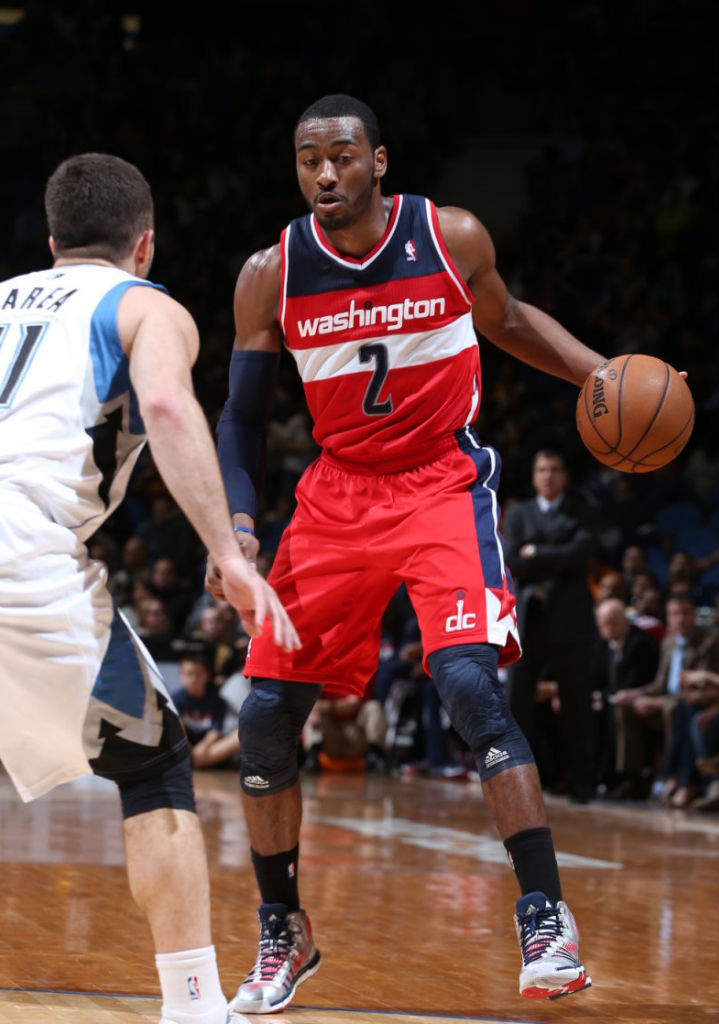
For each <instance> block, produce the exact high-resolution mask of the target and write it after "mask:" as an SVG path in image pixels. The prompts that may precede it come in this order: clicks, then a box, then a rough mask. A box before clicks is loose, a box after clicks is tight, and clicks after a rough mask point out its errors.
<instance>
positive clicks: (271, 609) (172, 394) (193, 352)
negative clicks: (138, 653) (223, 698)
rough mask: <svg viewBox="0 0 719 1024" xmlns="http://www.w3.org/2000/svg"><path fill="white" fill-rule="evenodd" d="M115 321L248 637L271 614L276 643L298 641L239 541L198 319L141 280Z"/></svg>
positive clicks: (178, 482)
mask: <svg viewBox="0 0 719 1024" xmlns="http://www.w3.org/2000/svg"><path fill="white" fill-rule="evenodd" d="M117 327H118V332H119V335H120V341H121V344H122V346H123V349H124V351H125V352H126V354H127V356H128V358H129V364H130V380H131V382H132V385H133V388H134V389H135V393H136V394H137V398H138V402H139V406H140V413H141V415H142V418H143V421H144V424H145V428H146V431H147V437H148V441H149V444H150V449H151V451H152V455H153V458H154V461H155V464H156V465H157V468H158V471H159V473H160V475H161V476H162V479H163V480H164V482H165V484H166V485H167V487H168V489H169V491H170V493H171V494H172V495H173V497H174V498H175V499H176V501H177V502H178V504H179V506H180V507H181V508H182V511H183V512H184V513H185V515H186V516H187V518H188V519H189V520H190V522H191V523H192V525H193V527H194V528H195V530H196V531H197V534H198V536H199V537H200V539H201V540H202V541H203V543H204V544H205V545H206V547H207V549H208V551H209V552H210V554H211V556H212V558H213V561H214V563H215V565H216V566H217V567H218V569H219V571H220V572H221V574H222V579H223V586H224V594H225V596H226V598H227V600H228V601H230V602H231V603H232V604H233V606H234V607H235V608H236V609H237V610H238V612H239V613H240V616H241V619H242V623H243V626H244V628H245V630H246V631H247V632H248V633H249V635H250V636H257V635H258V634H259V633H260V631H261V628H262V623H263V621H264V618H265V616H267V617H268V618H269V619H270V620H271V622H272V624H273V631H274V639H275V642H276V643H278V644H280V645H281V646H283V647H285V648H286V649H287V650H292V649H293V648H296V647H299V646H300V643H299V639H298V637H297V634H296V632H295V629H294V626H293V625H292V623H291V622H290V619H289V617H288V615H287V613H286V612H285V610H284V608H283V607H282V605H281V603H280V601H279V599H278V597H277V595H276V594H275V592H274V591H273V590H272V588H271V587H270V586H268V584H267V583H266V581H265V580H264V579H263V578H262V576H260V574H259V573H258V572H257V570H256V569H255V567H254V566H253V565H251V564H250V563H249V562H248V560H247V559H246V558H245V557H244V556H243V555H242V554H241V552H240V551H239V550H238V547H237V544H236V542H235V538H234V534H233V531H232V528H231V524H230V517H229V509H228V505H227V500H226V497H225V489H224V485H223V481H222V476H221V473H220V467H219V465H218V460H217V455H216V452H215V446H214V443H213V440H212V435H211V433H210V429H209V425H208V423H207V419H206V418H205V414H204V412H203V410H202V407H201V406H200V404H199V402H198V401H197V398H196V396H195V393H194V388H193V383H192V366H193V365H194V362H195V360H196V358H197V353H198V350H199V337H198V332H197V327H196V325H195V322H194V320H193V319H192V317H191V316H190V314H189V313H188V311H187V310H186V309H185V308H184V307H183V306H181V305H180V304H179V303H178V302H175V301H174V299H171V298H170V297H169V296H168V295H166V294H165V293H164V292H161V291H158V290H157V289H154V288H150V287H146V286H141V287H137V288H129V289H128V290H127V291H126V292H125V294H124V295H123V297H122V299H121V300H120V304H119V307H118V313H117Z"/></svg>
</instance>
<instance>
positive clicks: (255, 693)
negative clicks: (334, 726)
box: [237, 679, 322, 796]
mask: <svg viewBox="0 0 719 1024" xmlns="http://www.w3.org/2000/svg"><path fill="white" fill-rule="evenodd" d="M321 689H322V687H321V686H319V685H316V684H313V683H287V682H281V681H280V680H274V679H258V680H253V683H252V689H251V690H250V692H249V694H248V696H247V697H246V698H245V700H244V701H243V704H242V707H241V708H240V714H239V720H238V723H237V733H238V736H239V739H240V785H241V786H242V789H243V791H244V792H245V793H247V794H248V795H249V796H268V795H271V794H273V793H279V792H281V791H282V790H284V789H289V788H290V786H293V785H294V784H295V782H297V779H298V778H299V763H298V758H297V754H298V750H299V744H300V737H301V735H302V730H303V728H304V725H305V722H306V720H307V716H308V715H309V713H310V711H311V710H312V707H313V705H314V703H315V701H316V700H317V697H318V696H319V693H320V690H321Z"/></svg>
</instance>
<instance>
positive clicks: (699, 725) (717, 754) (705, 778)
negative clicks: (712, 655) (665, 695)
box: [690, 671, 719, 812]
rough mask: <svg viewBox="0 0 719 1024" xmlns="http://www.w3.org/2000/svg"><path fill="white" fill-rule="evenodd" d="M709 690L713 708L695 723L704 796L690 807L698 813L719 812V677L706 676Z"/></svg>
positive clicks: (696, 748)
mask: <svg viewBox="0 0 719 1024" xmlns="http://www.w3.org/2000/svg"><path fill="white" fill-rule="evenodd" d="M703 679H704V685H705V687H707V688H709V687H711V688H712V690H713V697H712V700H711V703H710V704H709V706H708V707H707V708H706V709H705V710H703V711H701V712H700V713H699V714H698V715H697V716H696V718H695V719H694V720H693V722H692V735H693V739H694V749H695V752H696V755H697V757H696V769H697V772H698V775H699V779H700V785H701V789H702V793H701V795H700V796H698V797H697V799H696V800H694V801H693V802H692V803H691V804H690V807H691V809H692V810H694V811H708V812H710V811H719V673H716V672H708V671H705V672H704V673H703Z"/></svg>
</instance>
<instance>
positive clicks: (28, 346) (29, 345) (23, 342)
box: [0, 324, 47, 409]
mask: <svg viewBox="0 0 719 1024" xmlns="http://www.w3.org/2000/svg"><path fill="white" fill-rule="evenodd" d="M46 328H47V324H22V325H21V327H20V330H21V331H22V334H21V337H20V342H19V344H18V345H16V348H15V352H14V353H13V355H12V356H11V358H10V364H9V366H8V367H7V369H6V370H5V374H4V376H3V377H2V379H1V380H0V409H7V408H8V406H9V405H10V404H11V403H12V400H13V398H14V397H15V392H16V391H17V389H18V388H19V387H20V384H21V382H22V379H23V377H24V376H25V374H26V373H27V370H28V367H29V366H30V363H31V362H32V358H33V356H34V355H35V353H36V352H37V347H38V345H39V344H40V339H41V338H42V336H43V334H44V333H45V330H46ZM9 330H10V328H9V324H0V348H1V347H2V343H3V342H4V341H5V335H6V334H9ZM8 341H9V339H8ZM4 362H5V360H3V363H4Z"/></svg>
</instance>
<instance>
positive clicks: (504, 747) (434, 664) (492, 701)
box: [427, 644, 534, 781]
mask: <svg viewBox="0 0 719 1024" xmlns="http://www.w3.org/2000/svg"><path fill="white" fill-rule="evenodd" d="M497 660H498V652H497V649H496V648H495V647H493V646H492V645H490V644H462V645H459V646H457V647H445V648H443V649H442V650H441V651H434V652H433V653H432V654H430V655H429V657H428V659H427V663H428V665H429V669H430V672H431V673H432V679H433V681H434V684H435V686H436V687H437V691H438V693H439V696H440V699H441V701H442V703H443V705H444V707H445V709H446V711H447V714H448V716H449V720H450V722H451V723H452V726H453V728H454V729H455V730H456V731H457V733H458V734H459V735H460V736H461V737H462V739H463V740H464V742H465V743H466V744H467V746H468V747H469V749H470V751H471V752H472V756H473V757H474V759H475V761H476V762H477V770H478V771H479V775H480V778H481V779H482V781H484V780H485V779H488V778H491V777H492V776H493V775H496V774H497V773H498V772H501V771H504V770H505V769H507V768H514V767H515V766H516V765H520V764H532V763H533V762H534V757H533V756H532V752H531V750H530V748H529V744H528V743H527V740H526V739H525V737H524V734H523V733H522V731H521V730H520V728H519V726H518V725H517V723H516V722H515V720H514V718H513V716H512V714H511V712H510V710H509V705H508V703H507V696H506V694H505V692H504V687H503V685H502V683H501V681H500V679H499V674H498V672H497Z"/></svg>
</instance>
